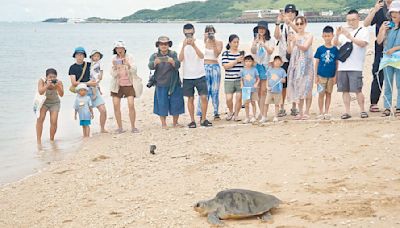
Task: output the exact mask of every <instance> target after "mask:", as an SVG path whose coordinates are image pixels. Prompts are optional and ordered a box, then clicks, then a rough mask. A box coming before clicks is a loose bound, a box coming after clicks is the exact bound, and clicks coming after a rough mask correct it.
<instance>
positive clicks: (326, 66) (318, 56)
mask: <svg viewBox="0 0 400 228" xmlns="http://www.w3.org/2000/svg"><path fill="white" fill-rule="evenodd" d="M333 32H334V31H333V28H332V27H331V26H326V27H325V28H324V29H323V31H322V38H323V39H324V41H325V44H324V45H322V46H321V47H319V48H318V49H317V52H316V53H315V55H314V58H315V71H314V72H317V75H316V76H315V83H316V84H317V86H318V88H317V91H318V92H319V97H318V106H319V115H318V117H317V118H318V119H322V120H323V119H325V120H329V119H330V118H331V115H330V114H329V107H330V105H331V97H332V91H333V85H335V84H336V73H337V64H338V61H337V58H338V56H339V50H338V49H337V47H335V46H333V45H332V40H333V37H334V35H333V34H334V33H333ZM324 98H325V111H324Z"/></svg>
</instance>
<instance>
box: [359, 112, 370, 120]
mask: <svg viewBox="0 0 400 228" xmlns="http://www.w3.org/2000/svg"><path fill="white" fill-rule="evenodd" d="M360 116H361V119H365V118H368V117H369V116H368V113H367V112H361V114H360Z"/></svg>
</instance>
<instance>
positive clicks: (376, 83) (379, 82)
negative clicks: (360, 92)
mask: <svg viewBox="0 0 400 228" xmlns="http://www.w3.org/2000/svg"><path fill="white" fill-rule="evenodd" d="M392 2H393V0H377V1H376V4H375V6H374V8H372V9H371V11H370V12H369V14H368V16H367V17H366V18H365V20H364V26H365V27H368V26H372V25H375V35H376V36H378V33H379V30H380V28H381V26H382V24H383V23H384V22H385V21H389V18H388V17H387V15H388V10H389V7H390V6H391V4H392ZM382 56H383V44H378V43H377V42H375V57H374V63H373V64H372V78H373V80H372V84H371V92H370V102H371V104H370V107H369V111H370V112H379V111H380V110H379V107H378V103H379V99H380V96H381V91H382V86H383V81H384V75H383V71H380V72H379V73H377V72H378V70H379V64H380V63H381V58H382Z"/></svg>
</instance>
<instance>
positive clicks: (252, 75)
mask: <svg viewBox="0 0 400 228" xmlns="http://www.w3.org/2000/svg"><path fill="white" fill-rule="evenodd" d="M240 78H241V79H243V87H251V88H252V89H251V92H256V88H254V84H256V80H257V78H259V75H258V70H257V68H255V67H252V68H250V69H246V68H243V69H242V71H241V72H240Z"/></svg>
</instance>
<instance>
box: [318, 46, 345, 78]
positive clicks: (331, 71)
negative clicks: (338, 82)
mask: <svg viewBox="0 0 400 228" xmlns="http://www.w3.org/2000/svg"><path fill="white" fill-rule="evenodd" d="M338 57H339V50H338V49H337V47H331V48H327V47H325V45H322V46H321V47H319V48H318V49H317V52H315V55H314V58H316V59H319V63H318V71H317V74H318V75H319V76H321V77H324V78H333V77H335V74H336V61H337V58H338Z"/></svg>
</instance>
